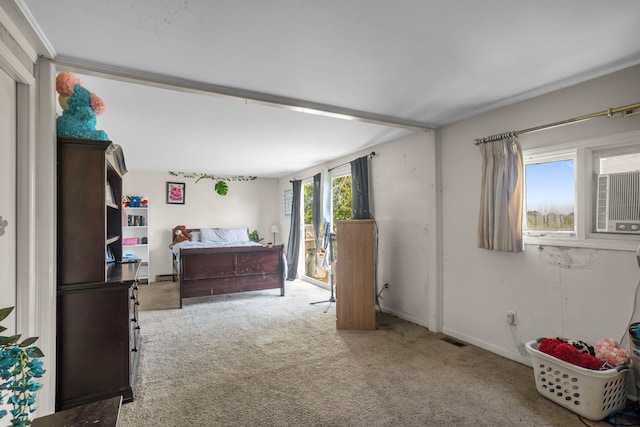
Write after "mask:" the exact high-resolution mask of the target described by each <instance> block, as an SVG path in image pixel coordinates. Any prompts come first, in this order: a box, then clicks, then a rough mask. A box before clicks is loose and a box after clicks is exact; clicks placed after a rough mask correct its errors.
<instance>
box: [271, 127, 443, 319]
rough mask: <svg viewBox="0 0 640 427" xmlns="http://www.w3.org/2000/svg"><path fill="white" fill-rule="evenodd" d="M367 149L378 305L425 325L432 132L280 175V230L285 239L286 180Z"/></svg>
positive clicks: (430, 259) (432, 229) (431, 262)
mask: <svg viewBox="0 0 640 427" xmlns="http://www.w3.org/2000/svg"><path fill="white" fill-rule="evenodd" d="M371 151H375V153H376V155H375V156H374V157H373V158H372V159H371V160H370V162H369V173H370V193H371V194H370V209H371V212H372V213H373V216H374V217H375V219H376V223H377V225H378V247H379V252H378V254H379V263H378V271H377V281H378V289H379V290H380V289H382V286H383V285H384V284H385V283H389V289H388V290H385V291H384V292H383V293H382V300H381V301H380V304H381V306H382V308H383V310H384V311H390V312H393V313H395V314H397V315H398V316H401V317H403V318H405V319H408V320H411V321H413V322H415V323H418V324H422V325H424V326H429V324H430V322H433V318H432V317H431V316H432V315H433V314H434V313H433V311H434V310H430V293H432V292H433V288H434V287H435V283H434V282H435V279H434V272H435V270H436V269H437V266H436V265H435V258H436V257H435V254H434V252H435V250H434V248H435V243H434V239H435V236H436V230H437V226H436V222H435V213H434V207H435V206H434V204H433V203H429V200H433V199H434V197H435V171H436V168H435V155H434V152H435V135H434V133H433V132H428V133H427V132H424V133H415V134H411V135H409V136H406V137H404V138H400V139H398V140H395V141H391V142H388V143H385V144H381V145H377V146H375V147H373V148H370V149H367V150H363V151H361V152H358V153H354V154H352V155H349V156H347V157H343V158H340V159H336V160H334V161H332V162H329V163H326V164H323V165H319V166H317V167H315V168H310V169H307V170H304V171H300V172H298V173H296V174H294V175H290V176H287V177H284V178H282V179H280V180H279V196H278V198H279V203H280V214H279V217H280V229H281V230H283V238H284V239H285V242H287V241H288V236H289V226H290V218H285V217H284V204H283V196H284V191H285V190H286V189H290V188H291V183H290V182H289V181H290V180H292V179H305V178H308V177H310V176H313V175H314V174H316V173H318V172H320V171H322V170H324V169H329V168H332V167H334V166H337V165H340V164H342V163H345V162H349V161H351V160H353V159H356V158H358V157H361V156H364V155H367V154H369V153H370V152H371ZM337 286H340V284H337Z"/></svg>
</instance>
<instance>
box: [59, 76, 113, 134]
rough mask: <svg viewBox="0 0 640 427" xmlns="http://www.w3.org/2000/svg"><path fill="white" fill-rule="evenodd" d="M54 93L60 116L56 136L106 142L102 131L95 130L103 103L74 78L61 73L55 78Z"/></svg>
mask: <svg viewBox="0 0 640 427" xmlns="http://www.w3.org/2000/svg"><path fill="white" fill-rule="evenodd" d="M56 91H57V92H58V93H59V94H60V96H59V102H60V106H61V107H62V109H63V112H62V115H61V116H58V118H57V119H56V127H57V134H58V136H68V137H72V138H85V139H96V140H101V141H108V140H109V137H108V136H107V133H106V132H105V131H103V130H97V129H96V116H97V115H99V114H102V112H103V111H104V109H105V105H104V102H103V101H102V99H100V97H98V96H97V95H96V94H94V93H92V92H89V91H88V90H87V89H86V88H85V87H84V86H82V82H81V81H80V79H78V78H77V77H76V76H74V75H73V74H72V73H69V72H62V73H60V74H58V76H57V77H56Z"/></svg>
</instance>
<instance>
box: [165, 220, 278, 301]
mask: <svg viewBox="0 0 640 427" xmlns="http://www.w3.org/2000/svg"><path fill="white" fill-rule="evenodd" d="M195 230H196V229H193V230H189V231H195ZM173 256H174V258H175V254H174V255H173ZM174 261H175V259H174ZM173 265H174V271H175V269H176V264H175V262H174V263H173ZM284 268H285V267H284V261H283V245H273V246H272V247H266V246H238V247H226V248H187V249H181V250H180V270H179V271H176V275H177V276H178V278H179V280H180V308H182V299H183V298H192V297H201V296H209V295H218V294H229V293H236V292H247V291H259V290H263V289H278V288H279V289H280V295H281V296H284ZM174 281H175V275H174Z"/></svg>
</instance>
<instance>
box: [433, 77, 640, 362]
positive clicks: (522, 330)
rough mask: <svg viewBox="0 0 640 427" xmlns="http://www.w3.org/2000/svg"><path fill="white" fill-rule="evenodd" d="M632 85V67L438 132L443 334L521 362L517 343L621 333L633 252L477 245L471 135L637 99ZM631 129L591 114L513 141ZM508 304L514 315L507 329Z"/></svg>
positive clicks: (629, 123) (633, 274)
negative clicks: (496, 249)
mask: <svg viewBox="0 0 640 427" xmlns="http://www.w3.org/2000/svg"><path fill="white" fill-rule="evenodd" d="M639 82H640V67H638V66H636V67H633V68H630V69H627V70H623V71H619V72H617V73H613V74H610V75H607V76H604V77H600V78H598V79H595V80H592V81H588V82H585V83H581V84H579V85H575V86H572V87H569V88H566V89H563V90H559V91H556V92H553V93H550V94H547V95H543V96H539V97H537V98H534V99H531V100H528V101H524V102H520V103H518V104H515V105H512V106H509V107H505V108H501V109H499V110H495V111H492V112H489V113H486V114H482V115H479V116H476V117H473V118H470V119H467V120H464V121H461V122H457V123H454V124H451V125H449V126H446V127H444V128H443V129H442V130H441V153H442V154H441V167H442V217H443V225H442V231H443V245H442V256H443V287H444V296H443V298H444V300H443V301H444V304H443V312H444V319H443V321H444V327H443V331H444V332H445V333H447V334H449V335H452V336H455V337H457V338H460V339H463V340H465V341H468V342H471V343H473V344H476V345H479V346H481V347H484V348H486V349H488V350H491V351H494V352H496V353H499V354H502V355H504V356H506V357H510V358H513V359H515V360H520V361H523V362H525V363H526V358H525V357H522V355H521V351H522V348H521V347H520V349H519V348H518V346H517V344H516V343H519V344H520V345H522V343H524V342H526V341H528V340H531V339H535V338H538V337H542V336H550V335H562V336H569V337H575V338H580V339H584V340H587V341H592V342H595V341H597V340H599V339H600V338H605V337H610V338H614V339H616V340H619V339H620V338H621V337H622V336H626V335H625V331H626V329H627V326H628V323H629V318H630V316H631V314H632V310H633V304H634V299H635V297H634V292H635V289H636V285H637V284H638V281H639V280H640V269H638V266H637V263H636V261H635V256H634V254H633V253H632V252H624V251H607V250H594V249H576V248H564V249H563V248H556V247H550V246H544V247H538V246H530V245H528V246H526V251H525V252H524V253H522V254H511V253H500V252H493V251H488V250H484V249H478V248H477V247H476V232H477V209H478V206H479V203H480V182H479V179H480V167H481V156H480V153H479V150H478V148H477V147H476V146H474V145H473V140H474V138H478V137H483V136H489V135H492V134H496V133H501V132H506V131H510V130H520V129H526V128H529V127H533V126H537V125H542V124H545V123H550V122H555V121H559V120H563V119H568V118H572V117H576V116H580V115H585V114H590V113H594V112H599V111H604V110H607V109H608V108H609V107H619V106H623V105H628V104H632V103H635V102H638V101H640V84H638V83H639ZM637 129H640V116H634V117H629V118H626V119H607V118H598V119H594V120H592V121H590V122H584V123H581V124H574V125H569V126H565V127H562V128H557V129H554V130H547V131H542V132H537V133H531V134H526V135H522V136H521V137H520V142H521V144H522V147H523V149H528V148H533V147H542V146H550V145H554V144H558V143H563V142H569V141H578V140H581V139H588V138H593V137H600V136H606V135H612V134H616V133H623V132H629V131H632V130H637ZM507 309H513V310H516V311H517V321H518V324H517V326H516V327H515V328H514V329H513V330H511V329H510V327H509V326H508V325H507V323H506V310H507ZM634 321H640V311H639V312H638V313H636V315H635V318H634ZM625 345H626V341H625Z"/></svg>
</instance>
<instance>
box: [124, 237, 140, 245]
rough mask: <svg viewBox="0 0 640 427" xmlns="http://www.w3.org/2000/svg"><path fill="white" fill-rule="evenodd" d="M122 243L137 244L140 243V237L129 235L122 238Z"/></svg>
mask: <svg viewBox="0 0 640 427" xmlns="http://www.w3.org/2000/svg"><path fill="white" fill-rule="evenodd" d="M122 244H123V245H137V244H138V238H137V237H127V238H125V239H122Z"/></svg>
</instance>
